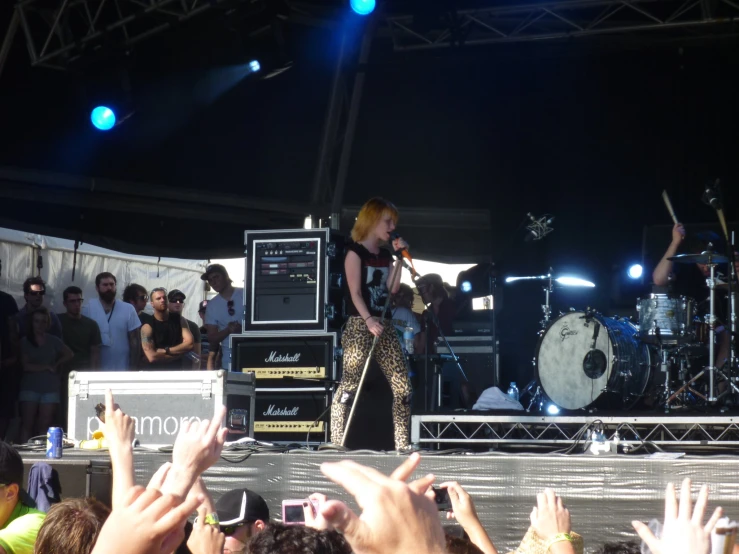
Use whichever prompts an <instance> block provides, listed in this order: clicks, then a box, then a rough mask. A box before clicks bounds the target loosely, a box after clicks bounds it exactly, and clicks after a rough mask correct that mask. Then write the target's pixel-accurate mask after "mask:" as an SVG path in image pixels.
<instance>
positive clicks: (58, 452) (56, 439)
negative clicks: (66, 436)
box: [46, 427, 64, 458]
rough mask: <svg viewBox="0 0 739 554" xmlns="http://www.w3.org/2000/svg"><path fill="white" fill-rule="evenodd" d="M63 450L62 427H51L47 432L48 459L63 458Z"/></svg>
mask: <svg viewBox="0 0 739 554" xmlns="http://www.w3.org/2000/svg"><path fill="white" fill-rule="evenodd" d="M63 449H64V448H63V445H62V429H61V427H49V430H48V431H47V432H46V457H47V458H61V457H62V452H63Z"/></svg>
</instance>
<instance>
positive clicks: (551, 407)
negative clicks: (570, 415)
mask: <svg viewBox="0 0 739 554" xmlns="http://www.w3.org/2000/svg"><path fill="white" fill-rule="evenodd" d="M546 409H547V413H548V414H549V415H557V414H559V408H558V407H557V405H556V404H547V408H546Z"/></svg>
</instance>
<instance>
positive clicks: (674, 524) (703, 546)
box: [631, 479, 723, 554]
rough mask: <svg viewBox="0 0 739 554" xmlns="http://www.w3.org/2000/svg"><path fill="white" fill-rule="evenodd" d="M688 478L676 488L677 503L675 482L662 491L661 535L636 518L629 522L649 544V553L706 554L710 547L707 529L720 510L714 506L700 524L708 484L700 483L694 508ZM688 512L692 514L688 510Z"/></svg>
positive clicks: (713, 525) (709, 528) (704, 507)
mask: <svg viewBox="0 0 739 554" xmlns="http://www.w3.org/2000/svg"><path fill="white" fill-rule="evenodd" d="M690 485H691V482H690V479H684V480H683V484H682V488H681V490H680V505H679V506H678V502H677V495H676V494H675V485H673V484H672V483H669V484H668V485H667V489H666V490H665V521H664V525H663V526H662V537H661V538H659V539H658V538H657V537H655V536H654V534H653V533H652V531H651V530H650V529H649V527H647V526H646V525H644V524H643V523H642V522H640V521H632V522H631V525H633V526H634V529H635V530H636V532H637V534H638V535H639V536H640V537H641V539H642V540H643V541H644V542H645V543H646V544H647V546H649V549H650V550H651V551H652V554H668V553H669V554H707V553H708V552H710V550H711V531H712V530H713V528H714V527H715V526H716V522H717V521H718V520H719V518H720V517H721V514H722V512H723V510H722V509H721V508H720V507H719V508H716V509H715V510H714V512H713V515H711V518H710V519H709V520H708V523H706V524H705V525H703V516H704V514H705V511H706V504H708V487H707V486H706V485H703V486H702V487H701V490H700V492H699V493H698V500H697V501H696V503H695V510H692V506H691V500H690ZM691 512H692V513H691Z"/></svg>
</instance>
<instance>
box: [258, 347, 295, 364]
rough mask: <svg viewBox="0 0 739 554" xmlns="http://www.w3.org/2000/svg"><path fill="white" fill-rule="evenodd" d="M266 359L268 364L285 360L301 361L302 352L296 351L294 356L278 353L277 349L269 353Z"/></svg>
mask: <svg viewBox="0 0 739 554" xmlns="http://www.w3.org/2000/svg"><path fill="white" fill-rule="evenodd" d="M264 361H265V362H267V363H268V364H279V363H284V362H299V361H300V352H296V353H295V354H293V355H292V356H291V355H290V354H278V353H277V351H276V350H273V351H272V352H270V353H269V356H267V357H266V358H264Z"/></svg>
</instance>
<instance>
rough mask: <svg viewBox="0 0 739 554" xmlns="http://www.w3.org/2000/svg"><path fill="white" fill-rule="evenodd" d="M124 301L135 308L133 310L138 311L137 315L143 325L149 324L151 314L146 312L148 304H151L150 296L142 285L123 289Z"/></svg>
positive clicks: (133, 284)
mask: <svg viewBox="0 0 739 554" xmlns="http://www.w3.org/2000/svg"><path fill="white" fill-rule="evenodd" d="M123 301H124V302H128V303H129V304H131V306H133V309H134V310H136V313H137V314H138V316H139V321H141V325H143V324H144V323H149V320H150V319H151V314H147V313H146V312H145V311H144V310H145V309H146V304H147V303H148V302H149V294H148V293H147V292H146V289H145V288H144V287H143V286H142V285H139V284H138V283H131V284H130V285H128V286H127V287H126V288H125V289H123Z"/></svg>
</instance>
